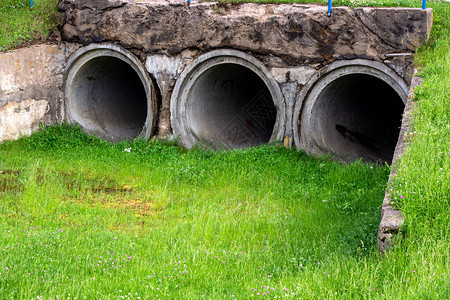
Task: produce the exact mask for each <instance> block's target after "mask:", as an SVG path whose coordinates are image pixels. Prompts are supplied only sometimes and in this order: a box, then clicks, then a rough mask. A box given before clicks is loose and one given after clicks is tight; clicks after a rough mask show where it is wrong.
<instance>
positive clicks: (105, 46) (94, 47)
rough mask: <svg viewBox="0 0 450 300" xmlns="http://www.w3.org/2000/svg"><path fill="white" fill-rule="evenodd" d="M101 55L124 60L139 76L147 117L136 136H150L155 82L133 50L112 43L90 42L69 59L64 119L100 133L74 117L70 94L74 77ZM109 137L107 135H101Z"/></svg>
mask: <svg viewBox="0 0 450 300" xmlns="http://www.w3.org/2000/svg"><path fill="white" fill-rule="evenodd" d="M99 57H113V58H117V59H120V60H122V61H123V62H125V63H127V64H128V65H129V66H130V67H131V68H132V69H133V70H134V71H135V72H136V74H137V75H138V76H139V78H140V80H141V83H142V85H143V87H144V89H145V94H146V98H147V118H146V120H145V123H144V125H143V128H142V130H141V132H140V134H139V135H138V136H137V137H136V138H150V137H151V136H152V134H153V130H154V128H155V120H156V118H155V117H154V116H155V115H156V109H157V103H156V101H155V91H154V84H153V82H152V80H151V77H150V75H149V74H148V72H147V70H146V68H145V67H144V64H143V63H142V62H141V61H140V60H139V59H138V58H137V57H136V56H134V55H133V54H132V53H131V52H129V51H128V50H126V49H125V48H123V47H121V46H118V45H115V44H110V43H101V44H90V45H88V46H85V47H82V48H80V49H78V50H77V51H75V52H74V53H73V54H72V55H71V56H70V57H69V59H68V60H67V69H66V71H65V74H64V81H63V82H64V113H65V115H64V119H65V120H66V121H67V122H68V123H69V124H77V125H79V126H80V127H81V128H82V129H83V130H84V131H86V132H88V133H92V134H98V133H97V132H95V131H93V130H90V129H89V128H85V127H84V126H83V125H82V124H80V123H79V122H77V121H76V120H75V119H74V116H73V114H72V112H71V107H70V105H71V99H70V97H69V95H70V83H71V82H72V81H73V80H74V77H75V76H76V75H77V74H78V71H79V70H80V69H81V68H82V67H83V66H84V65H85V64H86V63H88V62H89V61H91V60H93V59H95V58H99ZM101 137H103V138H107V139H108V137H107V136H101Z"/></svg>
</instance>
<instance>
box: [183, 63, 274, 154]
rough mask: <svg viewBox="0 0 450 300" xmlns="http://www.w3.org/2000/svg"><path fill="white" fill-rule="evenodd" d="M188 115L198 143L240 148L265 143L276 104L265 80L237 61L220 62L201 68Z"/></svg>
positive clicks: (193, 89) (189, 99) (189, 98)
mask: <svg viewBox="0 0 450 300" xmlns="http://www.w3.org/2000/svg"><path fill="white" fill-rule="evenodd" d="M186 113H187V119H188V122H189V125H190V129H191V131H192V133H193V134H194V136H195V137H196V138H197V140H198V141H199V142H200V143H203V144H207V145H209V146H212V147H219V148H220V147H225V148H242V147H248V146H256V145H259V144H262V143H267V142H268V141H269V140H270V137H271V135H272V132H273V129H274V125H275V121H276V108H275V105H274V104H273V100H272V96H271V94H270V91H269V89H268V87H267V86H266V84H265V83H264V81H263V80H262V79H261V78H260V77H259V76H258V75H257V74H255V73H254V72H253V71H252V70H250V69H248V68H246V67H244V66H241V65H238V64H230V63H228V64H220V65H216V66H213V67H211V68H209V69H207V70H206V71H205V72H203V73H202V74H201V75H200V76H199V77H198V78H197V79H196V81H195V82H194V84H193V85H192V89H191V90H190V91H189V94H188V99H187V108H186Z"/></svg>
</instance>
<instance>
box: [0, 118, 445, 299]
mask: <svg viewBox="0 0 450 300" xmlns="http://www.w3.org/2000/svg"><path fill="white" fill-rule="evenodd" d="M130 148H131V149H130ZM125 149H130V152H127V151H125ZM0 170H1V173H0V193H1V196H2V201H1V204H0V214H1V215H2V216H4V217H3V218H1V219H0V234H1V239H0V273H1V275H0V298H7V297H14V298H19V299H31V298H35V297H37V296H43V297H44V299H49V298H50V297H53V299H54V298H55V297H56V296H59V297H62V296H64V297H69V296H70V297H76V298H78V299H82V298H83V297H87V298H88V299H89V298H102V299H105V298H106V299H119V298H120V297H121V296H124V297H125V296H129V298H134V299H136V298H137V297H138V296H139V297H142V298H144V297H149V298H153V297H157V296H158V297H159V298H165V299H177V298H179V299H186V298H191V299H196V298H201V297H205V298H207V299H223V298H233V295H234V298H236V299H246V298H251V297H252V294H253V297H258V295H257V294H258V293H259V294H260V295H259V296H263V293H267V292H270V297H273V296H277V297H296V298H304V299H317V298H327V299H335V298H336V299H338V298H340V299H344V298H356V299H358V298H361V299H365V298H370V299H376V298H384V299H392V298H393V297H397V296H400V298H402V297H403V298H405V299H406V298H410V297H413V296H418V295H430V297H431V298H430V299H444V298H445V297H444V296H446V295H447V294H448V292H449V291H448V287H447V286H448V285H447V286H446V285H445V284H446V283H448V274H447V273H446V270H447V269H448V262H447V260H446V258H445V257H443V256H442V255H441V254H442V253H443V252H444V251H448V250H449V249H448V243H447V244H446V243H441V242H436V241H430V240H428V239H424V240H422V241H421V244H420V245H417V244H416V243H409V241H408V240H406V241H405V242H404V245H402V247H399V248H398V249H395V250H394V251H393V252H392V253H390V254H389V255H388V256H387V257H385V258H382V257H381V256H380V255H379V254H378V253H377V252H376V232H377V227H378V223H379V221H380V216H379V212H380V204H381V200H382V198H383V194H384V190H385V188H386V187H385V184H386V180H387V175H388V171H389V170H388V169H387V168H386V167H382V166H377V165H369V164H363V163H361V162H356V163H353V164H350V165H344V164H341V163H338V162H335V161H333V160H331V159H328V158H312V157H308V156H306V155H305V154H304V153H302V152H297V151H295V150H289V149H285V148H283V147H278V146H274V145H269V146H261V147H258V148H254V149H249V150H246V151H228V152H216V153H214V152H210V151H205V150H198V149H197V150H192V151H186V150H183V149H181V148H179V147H177V146H174V145H170V144H164V143H161V142H146V141H142V140H137V141H135V142H134V143H129V142H122V143H118V144H109V143H107V142H104V141H101V140H99V139H97V138H94V137H91V136H87V135H85V134H83V133H82V132H81V130H79V129H78V128H72V127H68V126H66V125H62V126H56V127H51V128H47V129H46V130H43V131H40V132H38V133H36V134H35V135H33V136H32V137H30V138H24V139H21V140H19V141H15V142H8V143H4V144H2V145H0ZM430 245H433V247H432V248H429V249H428V251H427V252H426V253H422V252H421V251H418V249H422V248H420V247H427V246H430ZM116 259H117V260H118V261H116ZM105 260H106V262H105ZM112 262H114V267H113V264H112ZM97 264H98V265H97ZM6 268H8V269H6ZM368 293H369V296H368ZM69 294H70V295H69ZM265 297H266V298H268V297H269V296H268V294H266V295H265Z"/></svg>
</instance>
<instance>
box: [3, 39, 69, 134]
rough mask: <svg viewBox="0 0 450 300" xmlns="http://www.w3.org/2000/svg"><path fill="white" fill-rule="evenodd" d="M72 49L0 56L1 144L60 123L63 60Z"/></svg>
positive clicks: (33, 49)
mask: <svg viewBox="0 0 450 300" xmlns="http://www.w3.org/2000/svg"><path fill="white" fill-rule="evenodd" d="M75 47H76V46H75V45H70V46H66V45H64V44H63V45H61V48H58V46H56V45H37V46H32V47H30V48H23V49H19V50H15V51H10V52H4V53H0V74H1V76H0V141H4V140H8V139H16V138H18V137H19V136H20V135H27V134H30V133H32V132H33V131H36V130H37V129H39V123H42V124H44V125H47V124H54V123H57V122H61V121H62V120H63V118H64V116H63V115H62V109H61V104H62V97H63V92H62V85H63V76H64V71H65V60H66V57H67V56H68V55H69V53H70V51H72V49H73V48H75Z"/></svg>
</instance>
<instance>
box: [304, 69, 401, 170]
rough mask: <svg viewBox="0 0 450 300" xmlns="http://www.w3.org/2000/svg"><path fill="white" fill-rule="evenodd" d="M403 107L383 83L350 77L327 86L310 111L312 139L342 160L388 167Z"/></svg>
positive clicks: (393, 91)
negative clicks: (386, 165)
mask: <svg viewBox="0 0 450 300" xmlns="http://www.w3.org/2000/svg"><path fill="white" fill-rule="evenodd" d="M403 110H404V103H403V101H402V98H401V97H400V96H399V94H398V93H397V92H396V91H395V90H394V89H393V88H392V87H391V86H390V85H389V84H388V83H386V82H385V81H383V80H381V79H379V78H377V77H375V76H372V75H368V74H349V75H344V76H341V77H339V78H337V79H335V80H333V81H331V82H330V83H328V84H327V85H326V86H325V87H324V88H323V89H322V90H321V91H320V93H318V95H317V97H316V99H315V101H314V105H313V106H312V109H311V115H310V125H311V128H310V130H311V132H312V139H313V141H314V142H315V143H316V146H318V147H319V148H320V149H322V150H323V151H324V152H332V153H334V154H335V155H336V156H338V157H341V158H343V159H351V160H353V159H358V158H362V159H363V160H366V161H375V162H387V163H391V161H392V157H393V154H394V150H395V146H396V144H397V140H398V136H399V132H400V127H401V120H402V114H403Z"/></svg>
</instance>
